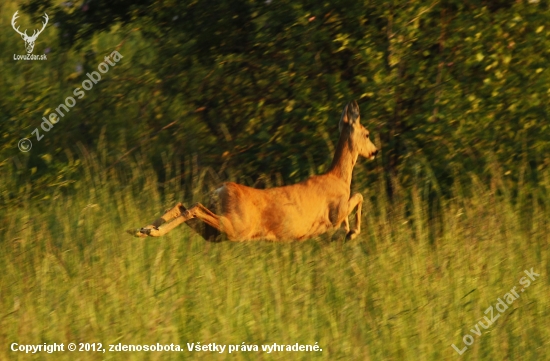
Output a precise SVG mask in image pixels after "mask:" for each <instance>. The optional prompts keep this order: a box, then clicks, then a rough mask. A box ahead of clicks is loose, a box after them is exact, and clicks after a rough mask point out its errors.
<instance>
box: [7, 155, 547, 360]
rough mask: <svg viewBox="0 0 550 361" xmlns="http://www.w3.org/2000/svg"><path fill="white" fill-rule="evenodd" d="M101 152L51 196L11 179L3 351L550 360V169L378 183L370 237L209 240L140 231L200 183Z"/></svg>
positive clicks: (367, 212) (369, 211)
mask: <svg viewBox="0 0 550 361" xmlns="http://www.w3.org/2000/svg"><path fill="white" fill-rule="evenodd" d="M100 159H101V156H98V157H97V158H96V156H94V155H93V154H92V155H90V154H88V155H86V156H82V157H81V161H82V162H84V163H85V164H84V167H83V169H84V170H85V174H84V175H83V180H82V181H81V182H80V183H79V188H77V190H76V191H75V192H74V193H69V194H64V193H63V192H61V191H57V190H53V189H55V188H52V191H51V194H50V195H49V197H47V199H43V200H38V199H32V198H31V197H30V196H28V197H25V194H29V193H28V190H29V189H30V188H31V185H30V184H29V186H28V187H26V188H25V187H23V188H20V189H15V188H14V187H15V184H16V182H15V178H14V177H15V176H14V173H4V174H2V175H0V178H1V179H0V181H1V182H2V184H5V185H6V186H7V188H6V189H5V190H4V191H3V199H4V206H3V207H2V208H1V209H0V267H1V269H2V273H1V276H0V289H1V297H0V341H1V342H0V344H1V345H2V346H1V347H0V359H3V360H27V359H37V360H53V359H55V360H76V359H79V360H102V359H108V360H143V359H146V360H160V359H162V360H172V359H174V360H175V359H197V360H211V359H238V360H241V359H242V360H258V359H260V360H264V359H265V360H271V359H273V360H309V359H321V360H442V359H449V360H454V359H459V358H461V359H464V360H505V359H508V360H543V359H550V347H549V340H550V327H549V325H548V320H549V317H550V307H549V306H550V304H549V301H548V294H549V289H550V287H549V286H550V281H549V277H548V275H549V274H550V259H549V247H548V245H549V236H548V234H549V231H550V226H549V221H548V220H549V219H550V214H549V200H548V197H547V194H548V191H549V190H550V183H549V182H548V178H545V179H542V180H541V182H540V184H539V187H538V188H537V189H531V188H529V189H528V188H520V190H519V193H518V194H516V195H514V196H512V195H511V192H509V191H507V189H508V186H507V185H506V182H505V180H504V178H502V177H499V176H496V175H495V177H493V179H494V180H493V181H492V183H491V184H483V183H482V182H480V181H476V180H475V179H474V181H473V182H472V186H469V189H471V192H469V193H468V195H466V194H465V193H464V191H463V190H462V189H461V187H460V185H458V184H457V185H456V186H455V189H454V193H455V195H454V197H453V198H451V199H448V200H441V199H440V200H438V202H437V204H438V205H437V206H434V205H433V204H430V202H433V201H430V200H429V199H430V198H429V197H427V196H426V192H425V185H423V184H421V183H420V182H419V183H418V184H416V185H414V186H413V187H407V189H405V188H400V187H396V190H397V193H396V195H395V199H394V200H393V202H391V203H390V202H389V201H388V200H387V199H385V198H384V197H383V194H384V193H385V192H383V189H384V186H383V183H382V182H379V183H377V184H373V185H372V186H371V187H369V188H365V189H360V191H361V192H362V193H363V195H364V196H365V199H366V202H365V204H364V213H363V215H364V219H363V224H364V227H363V232H362V234H361V236H360V237H359V238H358V239H357V240H354V241H352V242H348V243H343V242H341V241H337V242H329V241H327V240H325V239H324V238H320V239H313V240H309V241H306V242H301V243H290V244H289V243H285V244H277V243H269V242H253V243H230V242H222V243H207V242H204V241H202V240H201V239H200V238H199V237H198V236H196V235H194V234H193V233H192V232H191V231H190V230H189V229H187V228H186V227H185V226H182V227H180V228H178V229H176V230H174V231H173V232H172V233H170V234H169V235H167V236H165V237H162V238H147V239H135V238H132V237H130V236H129V235H127V234H126V233H125V232H124V230H125V229H129V228H135V227H137V226H143V225H145V224H147V223H148V222H150V221H151V220H153V219H154V218H156V217H157V216H158V215H159V214H160V213H161V210H163V209H165V208H167V207H169V206H171V205H173V203H174V202H176V201H178V200H180V199H182V198H183V197H184V193H185V194H187V195H188V196H187V198H194V199H186V200H187V201H197V200H200V198H201V197H202V193H201V192H200V191H199V190H198V189H199V188H200V187H199V186H196V185H195V186H194V187H195V188H194V189H195V191H194V192H191V193H189V192H184V190H183V189H182V188H181V186H180V184H179V182H177V181H176V182H166V183H165V184H164V185H163V186H164V188H162V187H159V184H158V183H157V181H156V179H157V177H156V175H155V174H154V173H153V172H152V171H151V167H149V166H148V165H147V164H144V163H143V162H140V161H136V162H135V163H133V165H132V166H131V167H129V168H128V169H127V171H125V172H119V171H117V170H116V168H110V169H107V167H105V166H103V165H101V164H102V162H101V161H100ZM166 164H169V162H168V161H167V162H166ZM166 172H167V174H168V175H172V176H173V175H177V173H178V172H179V170H178V169H175V168H174V167H172V168H170V167H167V169H166ZM169 178H170V177H167V179H169ZM204 178H205V177H204V176H203V177H201V173H200V172H197V173H196V177H195V180H196V182H203V183H204ZM10 192H11V194H12V196H11V198H10V196H9V194H10ZM189 194H191V196H189ZM532 267H533V268H534V270H535V271H536V272H537V273H540V277H539V278H538V280H537V281H535V282H533V283H532V285H531V286H530V287H529V288H527V289H526V290H525V292H523V293H521V297H520V298H519V299H517V300H515V301H514V303H513V304H512V305H511V306H510V308H509V309H508V310H506V311H505V312H504V313H503V314H502V316H501V317H500V318H499V319H498V320H496V322H495V323H494V324H493V325H491V326H490V327H489V328H488V329H487V330H484V329H481V330H482V335H481V336H479V337H478V336H474V339H475V341H474V343H473V344H472V345H471V346H470V347H469V348H468V350H466V352H464V354H463V355H462V356H459V355H458V354H457V353H456V351H455V350H454V349H453V348H452V347H451V344H456V345H457V347H458V348H463V347H464V344H463V342H462V338H463V335H465V334H467V333H470V332H469V330H470V329H471V328H472V326H474V325H475V324H476V323H477V322H478V321H479V320H480V319H482V317H483V316H484V315H485V314H484V312H485V310H486V309H487V308H488V307H489V306H491V305H493V306H494V305H495V304H496V301H497V299H498V298H499V297H503V295H504V294H505V293H507V292H509V290H510V289H511V288H512V287H514V286H518V285H519V279H520V278H521V277H523V276H524V274H523V271H524V270H526V269H531V268H532ZM470 334H471V333H470ZM12 342H17V343H19V344H41V343H54V342H57V343H65V347H66V345H67V344H68V343H69V342H75V343H79V342H90V343H92V342H101V343H102V344H103V345H104V347H108V346H107V345H109V344H118V343H123V344H155V343H157V342H158V343H161V344H171V343H175V344H180V345H182V346H183V347H185V346H186V343H187V342H201V343H202V344H207V343H210V342H215V343H218V344H242V342H246V343H247V344H257V345H261V344H273V343H274V342H276V343H278V344H294V343H301V344H314V343H315V342H318V344H319V345H320V347H321V348H322V352H314V353H310V352H297V353H287V352H274V353H271V354H266V353H262V352H259V353H255V352H238V353H232V354H228V353H227V349H226V352H225V353H224V354H221V355H220V354H214V353H210V352H200V353H199V352H192V353H190V352H188V351H185V352H181V353H169V352H162V353H159V352H150V353H143V352H142V353H139V352H119V353H112V352H108V351H107V352H106V353H94V352H68V351H65V352H61V353H55V354H46V353H39V354H35V355H26V354H24V353H15V352H12V351H10V344H11V343H12ZM260 349H261V348H260Z"/></svg>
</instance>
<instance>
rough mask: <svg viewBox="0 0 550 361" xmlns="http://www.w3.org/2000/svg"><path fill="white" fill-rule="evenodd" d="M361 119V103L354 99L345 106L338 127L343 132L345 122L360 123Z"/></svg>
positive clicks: (350, 123)
mask: <svg viewBox="0 0 550 361" xmlns="http://www.w3.org/2000/svg"><path fill="white" fill-rule="evenodd" d="M359 119H360V116H359V105H358V104H357V102H356V101H355V100H353V101H351V102H349V103H348V104H346V106H345V107H344V110H343V111H342V116H341V117H340V123H339V124H338V129H339V130H340V132H342V128H343V127H344V124H347V125H351V126H354V125H357V124H359Z"/></svg>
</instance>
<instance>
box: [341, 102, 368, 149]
mask: <svg viewBox="0 0 550 361" xmlns="http://www.w3.org/2000/svg"><path fill="white" fill-rule="evenodd" d="M359 121H360V116H359V105H357V102H356V101H355V100H354V101H352V102H350V103H348V104H347V105H346V106H345V107H344V110H343V111H342V117H341V118H340V123H339V124H338V129H339V130H340V133H341V134H343V135H347V136H348V138H347V139H348V145H349V148H350V150H351V151H353V152H356V154H358V155H360V156H362V157H365V158H368V159H374V157H375V156H376V154H378V149H376V146H375V145H374V144H373V143H372V142H371V140H370V134H369V131H368V130H367V128H365V127H364V126H363V125H362V124H361V123H360V122H359Z"/></svg>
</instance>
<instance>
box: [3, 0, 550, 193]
mask: <svg viewBox="0 0 550 361" xmlns="http://www.w3.org/2000/svg"><path fill="white" fill-rule="evenodd" d="M20 5H21V7H22V8H23V9H24V10H25V12H26V13H27V14H28V15H30V17H28V18H27V19H28V21H32V20H33V19H36V18H38V17H39V16H40V15H41V13H43V12H48V13H49V14H50V18H51V22H52V23H54V24H55V26H49V27H48V29H47V31H46V32H45V33H44V34H43V35H42V36H41V37H40V38H39V40H40V41H39V42H38V43H37V44H38V45H37V49H38V50H37V51H36V52H38V51H44V49H45V48H46V47H48V48H51V53H50V54H49V55H48V57H49V59H48V61H44V62H15V61H13V60H11V59H10V60H6V59H3V60H0V62H1V63H2V65H3V66H2V67H3V69H4V70H3V71H4V77H3V78H4V79H3V81H2V82H1V83H0V94H2V97H1V98H0V109H2V113H0V134H2V139H3V141H2V144H1V147H0V160H3V161H2V163H0V164H1V165H2V166H3V167H7V166H8V165H9V164H12V163H16V164H21V166H20V172H21V173H22V174H24V173H25V172H31V173H32V177H34V179H36V181H37V184H38V183H41V182H44V183H52V182H65V181H69V180H76V179H78V177H79V164H78V162H77V161H74V159H73V155H72V154H73V153H74V152H75V150H76V151H79V150H80V151H81V150H82V149H99V152H100V153H101V154H102V155H101V156H102V157H103V159H104V160H105V162H106V163H108V164H116V165H117V166H118V165H121V164H122V163H123V161H122V162H121V157H122V156H124V157H126V158H131V157H134V156H137V154H140V155H144V156H145V157H149V158H150V159H151V160H152V161H153V162H154V163H155V164H160V163H162V162H164V161H166V159H164V158H165V156H166V155H170V157H171V156H174V157H175V158H176V159H180V160H181V168H182V171H183V172H185V171H186V164H187V163H186V161H185V160H186V159H195V161H196V163H197V164H198V165H199V166H201V167H210V168H211V169H215V170H216V172H218V175H219V177H220V178H221V179H228V178H236V179H240V180H244V181H245V182H247V183H251V184H253V183H254V182H255V180H256V179H257V178H258V177H260V176H261V175H263V174H266V175H268V178H270V177H275V176H276V174H280V178H281V179H282V180H283V181H284V182H291V181H296V180H298V179H303V178H304V177H305V176H307V175H308V174H310V173H312V172H320V171H323V170H324V169H325V167H326V165H327V164H328V163H329V159H330V157H331V156H332V154H331V152H332V149H333V146H334V145H333V144H334V143H335V142H336V139H337V132H338V130H337V129H338V128H337V122H338V118H339V113H340V111H341V109H342V107H343V106H344V104H345V103H346V102H347V101H348V100H351V99H357V100H358V101H359V104H360V107H361V114H362V119H363V123H364V124H365V125H366V126H367V127H368V128H369V129H370V130H371V133H372V134H373V135H374V137H375V141H376V142H377V143H378V145H379V146H380V147H381V149H382V157H381V160H378V161H377V162H375V163H364V165H363V166H361V168H360V169H359V173H360V176H359V178H358V180H359V183H360V184H361V186H366V185H367V184H368V183H366V182H367V181H368V180H369V179H370V178H369V177H370V175H369V172H366V171H368V170H375V171H376V172H378V173H381V172H384V174H386V175H387V176H388V179H390V177H398V178H400V179H401V180H402V181H403V182H405V183H406V182H407V181H408V180H411V179H413V178H416V179H418V178H419V177H420V178H422V179H425V180H426V181H429V182H430V184H431V185H432V186H433V187H434V189H436V190H437V191H438V192H447V191H448V189H449V187H450V185H451V184H452V182H453V181H454V180H457V177H458V178H463V179H469V178H471V177H472V176H476V177H484V176H485V175H486V174H487V173H488V170H489V167H491V166H492V165H494V164H499V166H500V167H501V168H502V169H499V170H498V172H501V173H503V174H506V175H508V176H509V177H510V178H512V179H515V180H518V179H520V178H521V179H523V178H525V177H527V178H528V179H529V180H532V181H533V182H536V177H537V174H538V172H539V171H540V170H541V169H542V168H543V167H547V166H548V156H547V154H548V150H549V144H550V143H549V140H550V136H549V134H550V133H549V131H548V130H549V129H548V127H549V124H550V123H549V122H548V112H547V110H548V104H549V99H548V98H549V93H550V90H549V88H548V84H550V81H549V80H550V79H549V73H548V71H547V64H548V63H549V62H548V60H549V55H550V54H549V52H550V50H549V49H550V41H549V32H550V28H549V26H548V24H550V21H549V20H550V9H549V8H548V5H547V3H546V2H543V1H540V2H539V1H532V0H531V1H511V0H510V1H506V0H501V1H468V2H464V1H458V0H456V1H455V0H446V1H433V2H410V1H402V0H396V1H365V2H355V1H347V0H342V1H324V2H318V1H304V2H295V1H278V0H267V1H260V2H258V1H237V0H223V1H216V2H203V1H175V0H168V1H155V0H139V1H133V0H132V1H130V0H119V1H115V2H111V1H107V0H85V1H76V2H64V3H61V4H54V3H53V2H51V1H40V0H28V1H24V2H23V3H22V4H20ZM0 8H2V13H3V14H6V16H3V17H2V20H1V21H2V22H3V25H4V27H8V26H9V19H8V16H10V14H12V13H13V12H14V11H15V10H17V8H18V5H17V4H14V3H6V4H2V5H0ZM0 44H1V46H2V48H3V49H10V50H11V49H22V46H21V44H20V39H18V37H17V36H16V35H14V33H10V32H9V31H4V32H2V35H0ZM115 49H116V50H118V51H119V52H120V53H121V54H122V55H123V56H124V58H123V60H122V61H121V62H120V63H119V64H117V66H116V67H113V68H112V69H111V70H109V72H108V73H107V74H105V76H104V79H103V80H102V81H101V82H100V83H99V84H97V85H95V86H94V88H93V89H92V90H90V91H89V92H87V93H86V96H85V98H84V99H82V100H79V101H78V104H77V105H76V106H75V107H74V108H73V109H72V110H71V112H70V113H69V114H67V116H66V117H64V118H63V119H62V120H61V121H60V123H58V124H57V125H56V126H55V128H54V129H52V130H51V131H50V132H48V133H47V134H46V135H45V137H44V139H43V140H42V141H40V142H38V143H37V142H34V148H33V149H32V151H31V152H29V153H20V152H19V150H18V149H17V141H18V140H19V139H20V138H22V137H29V136H30V133H31V131H32V130H33V129H34V128H35V127H38V126H39V125H40V119H41V117H42V116H43V115H44V113H46V112H47V111H48V110H50V109H51V108H54V107H55V106H57V104H59V103H60V102H62V101H64V99H65V97H67V96H69V95H71V93H72V91H73V89H74V88H75V87H78V86H80V84H81V83H82V81H83V80H85V79H87V77H86V73H87V72H90V71H93V70H96V68H97V65H98V64H99V63H100V62H101V61H103V57H104V56H105V55H107V54H109V53H110V52H111V51H113V50H115ZM15 51H16V52H17V51H18V50H15ZM19 51H22V50H19ZM31 139H32V138H31ZM163 157H164V158H163ZM126 158H123V159H126ZM188 163H189V162H188ZM161 169H162V166H159V167H158V171H159V177H160V179H163V177H164V175H163V174H162V171H161ZM230 171H231V172H232V173H230ZM373 173H375V172H373ZM246 177H248V178H246ZM522 177H523V178H522ZM272 179H276V178H272ZM522 181H523V180H522ZM388 190H389V191H390V192H391V182H390V181H388Z"/></svg>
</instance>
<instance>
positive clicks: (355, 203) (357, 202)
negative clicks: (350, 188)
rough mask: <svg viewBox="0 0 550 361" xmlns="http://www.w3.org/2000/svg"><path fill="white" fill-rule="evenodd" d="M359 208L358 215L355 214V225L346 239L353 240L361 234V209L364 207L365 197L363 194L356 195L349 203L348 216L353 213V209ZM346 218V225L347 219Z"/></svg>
mask: <svg viewBox="0 0 550 361" xmlns="http://www.w3.org/2000/svg"><path fill="white" fill-rule="evenodd" d="M355 207H357V213H355V225H354V227H353V229H352V230H351V231H349V232H348V234H347V236H346V239H349V240H352V239H354V238H355V237H357V235H358V234H359V233H360V232H361V209H362V207H363V196H362V195H361V193H355V194H354V195H353V196H351V198H350V199H349V201H348V216H349V214H351V212H353V209H354V208H355ZM348 216H346V224H348V222H347V217H348Z"/></svg>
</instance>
